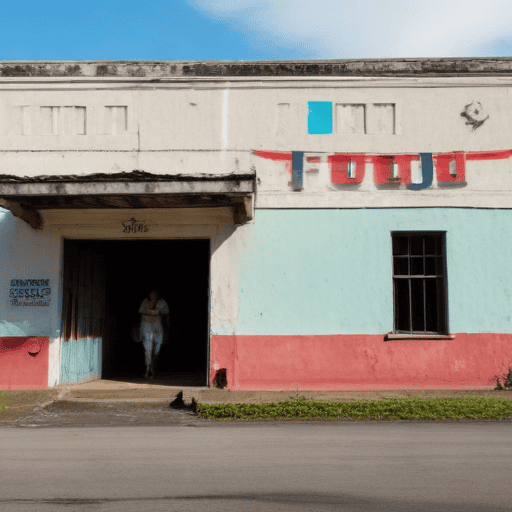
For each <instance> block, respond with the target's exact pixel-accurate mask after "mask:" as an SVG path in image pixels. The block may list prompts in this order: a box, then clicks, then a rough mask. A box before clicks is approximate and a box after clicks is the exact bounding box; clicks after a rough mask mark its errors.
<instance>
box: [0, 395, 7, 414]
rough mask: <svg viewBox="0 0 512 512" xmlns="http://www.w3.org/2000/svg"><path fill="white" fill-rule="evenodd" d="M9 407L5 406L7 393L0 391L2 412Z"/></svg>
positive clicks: (0, 408)
mask: <svg viewBox="0 0 512 512" xmlns="http://www.w3.org/2000/svg"><path fill="white" fill-rule="evenodd" d="M6 408H7V406H6V405H5V393H4V392H3V391H0V412H2V411H5V409H6Z"/></svg>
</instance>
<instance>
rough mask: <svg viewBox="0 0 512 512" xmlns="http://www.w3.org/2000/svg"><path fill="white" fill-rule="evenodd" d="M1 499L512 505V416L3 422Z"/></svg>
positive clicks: (78, 504) (59, 505) (108, 507)
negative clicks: (167, 423)
mask: <svg viewBox="0 0 512 512" xmlns="http://www.w3.org/2000/svg"><path fill="white" fill-rule="evenodd" d="M0 449H1V451H0V454H1V455H0V486H1V490H0V510H2V511H4V510H6V511H9V512H17V511H38V512H46V511H52V512H54V511H68V510H72V511H82V510H83V511H123V512H130V511H135V510H137V511H141V510H142V511H160V510H162V511H164V510H165V511H175V510H176V511H178V510H179V511H180V512H186V511H191V510H194V511H195V510H208V511H223V512H226V511H244V512H245V511H247V512H252V511H263V510H264V511H266V512H268V511H292V510H293V511H306V510H314V511H324V510H328V511H350V512H352V511H394V512H402V511H404V512H405V511H407V512H422V511H427V510H428V511H429V512H432V511H436V512H437V511H439V512H445V511H446V512H448V511H450V512H454V511H455V512H456V511H464V512H473V511H474V512H476V511H478V512H487V511H489V512H490V511H493V512H501V511H504V510H512V486H511V472H510V467H511V462H510V461H511V460H512V423H510V422H472V423H455V422H454V423H377V422H370V423H336V424H329V423H302V424H297V423H284V422H281V423H270V424H262V423H256V424H254V423H252V424H250V423H248V424H233V423H228V424H224V423H223V424H220V425H219V424H203V425H196V426H173V427H140V426H139V427H98V428H62V427H61V428H32V429H30V428H17V429H16V428H3V429H0Z"/></svg>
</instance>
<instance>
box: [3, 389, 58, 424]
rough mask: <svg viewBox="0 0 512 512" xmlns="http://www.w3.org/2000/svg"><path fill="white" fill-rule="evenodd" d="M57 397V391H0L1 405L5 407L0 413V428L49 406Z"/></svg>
mask: <svg viewBox="0 0 512 512" xmlns="http://www.w3.org/2000/svg"><path fill="white" fill-rule="evenodd" d="M58 396H59V390H57V389H41V390H27V391H24V390H19V391H18V390H16V391H0V397H1V403H3V404H4V405H5V407H6V408H5V409H4V410H3V411H0V426H10V425H15V424H16V423H17V422H18V421H19V420H20V419H21V418H23V417H25V416H27V415H29V414H31V413H32V412H33V411H34V410H35V409H37V408H41V407H44V406H45V405H48V404H50V403H51V402H52V401H53V400H56V399H57V398H58Z"/></svg>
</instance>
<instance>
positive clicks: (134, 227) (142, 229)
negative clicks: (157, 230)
mask: <svg viewBox="0 0 512 512" xmlns="http://www.w3.org/2000/svg"><path fill="white" fill-rule="evenodd" d="M121 225H122V229H123V233H128V234H136V233H147V232H148V231H149V225H148V224H146V221H145V220H136V219H134V218H131V219H128V220H125V221H123V222H122V223H121Z"/></svg>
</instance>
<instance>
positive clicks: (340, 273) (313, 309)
mask: <svg viewBox="0 0 512 512" xmlns="http://www.w3.org/2000/svg"><path fill="white" fill-rule="evenodd" d="M400 230H404V231H409V230H420V231H430V230H433V231H446V232H447V266H448V294H449V299H448V303H449V317H448V320H449V327H450V331H451V332H512V322H511V315H512V211H509V210H476V209H455V208H453V209H406V208H403V209H357V210H298V209H297V210H257V212H256V219H255V222H254V224H253V225H252V226H251V227H250V229H248V230H247V238H246V240H245V243H244V252H241V256H240V257H241V260H242V261H241V270H240V275H239V276H238V282H239V286H240V289H239V303H238V307H239V314H238V320H237V324H236V325H235V326H233V330H231V331H230V332H231V333H232V332H236V333H239V334H269V335H271V334H310V335H313V334H359V333H368V334H372V333H374V334H377V333H385V332H388V331H390V330H392V328H393V304H392V274H391V232H392V231H400ZM212 330H213V333H214V334H228V333H230V332H229V331H226V332H224V331H222V330H219V331H217V330H216V328H215V325H213V326H212Z"/></svg>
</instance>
